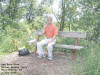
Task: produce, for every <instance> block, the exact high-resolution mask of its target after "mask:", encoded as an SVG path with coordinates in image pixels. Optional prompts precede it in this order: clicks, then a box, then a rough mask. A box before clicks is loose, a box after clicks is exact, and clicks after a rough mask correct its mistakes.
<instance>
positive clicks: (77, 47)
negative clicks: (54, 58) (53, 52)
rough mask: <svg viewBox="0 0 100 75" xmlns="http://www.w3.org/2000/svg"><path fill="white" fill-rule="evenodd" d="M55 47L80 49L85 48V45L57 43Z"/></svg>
mask: <svg viewBox="0 0 100 75" xmlns="http://www.w3.org/2000/svg"><path fill="white" fill-rule="evenodd" d="M54 47H59V48H68V49H76V50H80V49H82V48H84V47H83V46H75V45H64V44H55V45H54Z"/></svg>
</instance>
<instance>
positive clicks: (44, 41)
mask: <svg viewBox="0 0 100 75" xmlns="http://www.w3.org/2000/svg"><path fill="white" fill-rule="evenodd" d="M47 43H48V39H44V40H42V41H40V42H38V43H37V53H38V54H39V56H44V52H43V48H42V46H43V45H45V44H47Z"/></svg>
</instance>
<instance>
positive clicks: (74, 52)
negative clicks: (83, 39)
mask: <svg viewBox="0 0 100 75" xmlns="http://www.w3.org/2000/svg"><path fill="white" fill-rule="evenodd" d="M76 45H78V38H76V41H75V46H76ZM72 52H73V55H72V60H74V59H75V56H76V49H74V50H72Z"/></svg>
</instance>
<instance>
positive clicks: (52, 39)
mask: <svg viewBox="0 0 100 75" xmlns="http://www.w3.org/2000/svg"><path fill="white" fill-rule="evenodd" d="M55 38H56V36H54V37H53V38H52V39H51V40H50V41H48V44H49V43H51V42H52V41H53V40H54V39H55Z"/></svg>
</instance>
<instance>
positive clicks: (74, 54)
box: [72, 50, 76, 60]
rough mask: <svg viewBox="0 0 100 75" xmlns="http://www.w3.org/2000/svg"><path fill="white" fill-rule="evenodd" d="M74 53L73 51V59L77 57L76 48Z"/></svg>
mask: <svg viewBox="0 0 100 75" xmlns="http://www.w3.org/2000/svg"><path fill="white" fill-rule="evenodd" d="M72 53H73V55H72V60H74V59H75V57H76V50H72Z"/></svg>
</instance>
